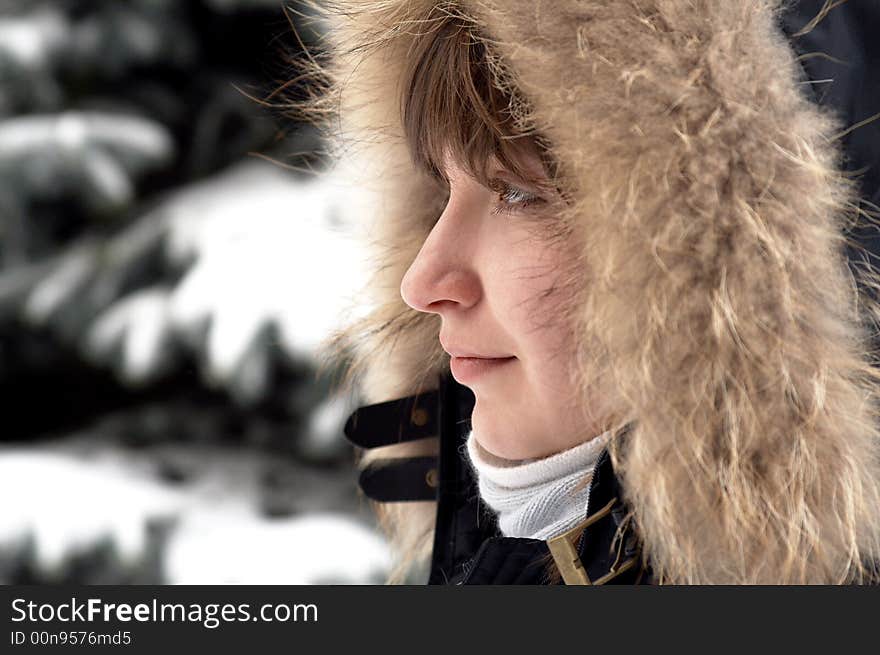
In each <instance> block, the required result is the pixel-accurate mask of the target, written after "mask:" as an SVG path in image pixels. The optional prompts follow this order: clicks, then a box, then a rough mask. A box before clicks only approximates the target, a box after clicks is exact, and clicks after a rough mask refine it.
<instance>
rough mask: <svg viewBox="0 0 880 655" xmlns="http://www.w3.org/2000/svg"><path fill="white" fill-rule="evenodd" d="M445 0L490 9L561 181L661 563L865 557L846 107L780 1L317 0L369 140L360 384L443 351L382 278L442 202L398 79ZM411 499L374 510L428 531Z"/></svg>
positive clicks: (779, 574) (755, 564) (868, 385)
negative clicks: (415, 146)
mask: <svg viewBox="0 0 880 655" xmlns="http://www.w3.org/2000/svg"><path fill="white" fill-rule="evenodd" d="M438 5H442V6H443V7H445V8H446V9H447V10H449V11H456V12H462V13H463V14H465V15H467V16H469V17H471V18H472V19H473V20H474V21H475V24H476V25H477V26H479V28H480V30H481V31H483V32H484V34H485V35H486V37H487V38H488V42H489V43H490V44H491V47H492V48H494V49H495V51H496V52H497V53H498V54H499V56H500V60H501V62H503V65H504V67H505V69H506V70H505V75H504V76H502V77H503V78H504V79H508V80H510V83H514V84H516V85H517V86H518V88H519V89H520V91H521V92H522V94H523V95H524V96H525V97H526V98H528V100H529V101H530V103H531V106H532V108H533V113H532V114H531V115H530V116H528V117H527V118H528V120H529V121H532V123H533V124H534V125H535V127H536V128H537V129H538V130H540V131H541V132H542V133H543V134H545V135H547V136H548V137H549V139H550V141H551V143H552V144H553V152H554V154H555V155H556V158H557V160H558V161H559V162H560V163H561V165H562V170H563V172H564V175H565V176H566V178H567V179H569V180H570V181H571V182H572V184H573V186H574V188H575V189H576V194H575V200H576V202H575V205H574V207H573V210H572V211H571V212H570V215H568V216H566V217H565V219H566V220H568V221H569V222H570V225H571V226H572V228H573V229H575V230H578V231H579V232H580V234H581V236H582V238H583V241H584V243H585V247H584V250H583V253H582V266H581V267H580V275H581V277H580V279H579V280H578V288H579V289H580V291H581V295H580V299H579V304H578V306H577V307H576V308H575V310H576V313H575V314H574V315H575V317H576V320H577V322H578V329H579V334H582V335H583V344H584V345H583V351H582V352H581V353H579V354H580V358H581V361H582V363H583V369H584V375H583V380H582V383H583V384H584V385H585V386H584V388H586V385H588V384H589V383H590V381H591V380H592V379H595V378H596V377H598V376H603V377H606V379H610V380H612V381H613V382H612V383H613V386H614V388H615V391H616V393H617V396H618V397H620V398H622V399H624V401H625V402H626V404H627V405H628V408H629V410H630V411H632V413H633V414H634V415H635V416H637V417H638V421H637V424H636V427H635V429H634V430H633V431H632V433H631V434H630V435H629V438H628V439H627V441H626V443H625V444H624V447H623V448H617V447H613V448H612V456H613V457H614V464H615V469H616V470H617V471H618V472H619V474H620V475H621V478H622V480H623V486H624V488H625V490H626V493H627V496H628V498H627V500H628V501H629V503H630V505H631V506H632V508H633V514H634V518H635V520H636V522H637V525H638V528H639V530H640V532H641V534H642V536H643V537H644V540H645V547H646V548H645V550H646V555H647V556H648V557H649V558H650V560H651V563H652V566H653V567H654V570H655V573H656V574H657V575H658V576H659V577H660V578H661V579H662V580H664V581H670V582H676V583H706V582H711V583H790V582H797V583H813V582H823V583H827V582H832V583H836V582H844V581H861V577H860V564H861V562H863V561H869V560H873V559H880V558H878V556H880V490H878V484H880V457H878V443H880V441H878V427H877V399H876V389H877V388H878V387H877V384H878V373H877V371H876V369H874V368H872V367H871V366H870V364H869V357H868V350H869V344H870V342H869V325H871V321H872V320H873V319H874V317H875V316H876V315H878V314H880V312H877V310H876V307H875V305H874V304H873V301H872V300H871V298H869V297H867V296H863V295H860V294H859V291H858V289H857V287H856V285H855V283H854V281H853V279H852V276H851V275H850V273H849V270H848V269H847V267H846V263H845V256H844V254H843V241H844V238H845V232H846V230H847V229H848V227H849V224H848V223H847V221H848V220H849V218H848V212H851V210H852V208H853V207H854V200H855V192H854V189H853V186H852V185H851V183H850V181H849V180H847V179H846V178H845V177H844V176H843V175H842V174H841V172H840V165H839V160H838V158H839V152H838V144H837V143H836V142H835V141H834V140H833V139H832V135H833V134H835V132H837V131H838V130H839V129H840V127H841V126H839V125H837V124H836V123H835V121H834V119H833V117H831V116H828V115H826V114H824V113H823V112H822V111H820V109H819V108H818V107H816V106H815V105H814V104H812V103H811V102H810V101H809V100H808V99H807V98H806V97H805V95H803V92H802V91H801V89H802V88H803V87H802V85H801V83H802V75H803V72H802V70H801V68H800V66H799V64H798V62H797V61H796V59H795V57H794V55H793V53H792V51H791V49H790V47H789V45H788V43H787V42H786V40H785V37H784V36H783V34H782V33H781V31H780V29H779V27H778V26H777V23H776V19H777V12H778V10H779V3H778V2H776V1H772V0H728V1H725V2H716V1H715V0H689V1H685V0H632V1H628V2H621V1H620V0H577V1H575V0H568V1H554V2H552V3H550V2H545V1H541V0H537V1H536V0H505V1H504V2H501V1H498V2H494V1H488V0H460V1H459V2H445V3H437V2H430V1H428V0H372V1H354V0H348V1H345V2H330V3H324V4H322V6H321V7H320V8H319V9H320V10H322V11H324V12H326V16H325V17H326V19H327V20H329V21H331V23H332V27H331V29H330V31H329V36H330V38H331V39H332V44H331V47H332V49H333V50H334V52H335V54H336V58H335V59H334V62H333V63H332V64H331V68H330V69H329V73H330V79H331V90H332V97H333V101H334V103H337V104H336V105H335V107H336V109H338V116H339V118H340V122H339V123H338V130H337V131H336V133H335V134H336V136H337V137H338V140H337V144H339V145H340V147H344V148H345V150H346V153H345V155H346V156H350V157H355V158H363V161H364V162H368V163H365V164H364V165H363V166H362V167H360V168H361V170H364V171H367V172H368V174H369V179H365V180H360V181H359V183H361V184H364V185H366V186H367V187H368V188H369V189H370V190H371V191H372V192H373V193H375V204H374V209H373V211H372V215H371V216H370V217H369V218H368V217H365V220H371V221H372V220H375V221H376V223H375V225H373V226H372V228H371V232H370V234H371V235H373V240H374V246H375V247H376V250H375V252H376V255H377V260H376V264H377V265H376V270H377V271H378V272H377V275H376V278H375V279H373V280H372V281H371V282H370V284H369V285H368V289H369V290H370V291H371V292H372V293H373V294H374V297H373V301H374V311H373V313H372V314H371V315H370V316H368V317H367V318H366V319H365V320H364V321H362V322H360V323H358V324H357V325H353V326H352V327H351V328H350V330H349V331H348V333H347V335H346V338H347V339H349V341H350V343H351V347H352V348H353V351H354V360H355V367H356V368H357V369H358V370H359V371H360V372H361V373H362V378H361V379H362V382H363V389H364V391H365V392H366V394H367V397H368V399H369V400H370V401H372V402H378V401H380V400H385V399H389V398H394V397H400V396H403V395H408V394H412V393H416V392H417V391H419V390H421V389H427V388H430V387H432V386H434V385H436V381H437V380H436V375H437V374H438V373H439V372H441V371H443V370H445V368H446V367H447V366H448V358H447V357H446V356H445V354H444V353H443V352H442V350H441V349H440V346H439V341H438V331H439V328H440V322H439V317H437V316H425V315H422V314H419V313H418V312H415V311H413V310H411V309H410V308H409V307H407V306H406V305H405V304H404V303H403V301H402V299H401V297H400V294H399V286H400V281H401V279H402V277H403V275H404V273H405V272H406V270H407V268H408V266H409V264H410V263H411V262H412V260H413V259H414V258H415V256H416V254H417V253H418V249H419V247H420V245H421V243H422V242H423V240H424V239H425V238H426V236H427V234H428V231H429V229H430V226H431V225H432V223H433V220H434V218H435V217H436V216H437V215H438V214H439V211H440V210H441V209H442V207H438V194H437V190H436V189H435V188H434V187H433V183H432V182H431V181H430V180H428V179H426V178H425V177H423V176H422V175H421V174H419V173H417V172H416V171H414V170H413V169H412V167H411V165H410V163H409V158H408V154H407V150H406V147H405V143H404V141H403V135H402V127H401V125H400V120H399V119H400V108H399V107H398V106H397V104H396V102H397V98H398V88H397V80H398V77H399V70H400V62H401V61H402V58H403V57H405V56H406V52H407V47H408V45H409V43H410V42H411V40H412V38H414V37H413V35H414V34H415V33H416V32H417V31H418V29H419V26H420V25H421V24H422V22H423V21H424V19H425V17H426V16H427V15H428V13H429V12H430V11H431V9H432V8H435V7H436V6H438ZM597 362H599V364H597ZM607 376H610V377H607ZM409 447H413V446H412V444H410V445H409ZM422 447H427V448H436V444H433V445H429V446H424V445H423V446H422ZM394 448H395V449H400V448H402V447H398V446H395V447H394ZM398 454H404V453H403V452H398ZM378 455H379V456H387V455H388V453H387V452H386V453H380V454H378ZM418 505H419V506H415V505H412V506H409V507H406V508H404V507H399V508H394V509H393V510H391V511H393V512H395V513H399V514H400V516H399V517H398V518H397V519H389V521H390V523H391V524H394V525H396V526H397V527H394V528H391V529H392V532H393V534H395V535H396V537H395V538H396V539H398V540H399V541H401V542H403V541H406V543H405V545H404V547H405V548H406V549H409V550H410V551H415V550H419V549H420V552H421V554H422V555H424V554H426V553H428V554H429V553H430V531H431V529H432V523H433V520H434V516H433V511H432V504H418ZM386 511H387V510H386ZM411 511H412V512H416V513H418V514H419V516H418V517H415V518H414V519H412V520H410V519H406V518H404V515H405V514H407V513H408V512H411ZM401 526H403V527H401ZM406 535H409V536H406ZM407 539H408V540H409V541H407ZM417 544H421V546H417Z"/></svg>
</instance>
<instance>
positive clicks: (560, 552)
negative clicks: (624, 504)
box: [547, 497, 641, 585]
mask: <svg viewBox="0 0 880 655" xmlns="http://www.w3.org/2000/svg"><path fill="white" fill-rule="evenodd" d="M616 502H617V498H616V497H615V498H612V499H611V500H609V501H608V503H607V504H606V505H605V507H603V508H602V509H600V510H599V511H598V512H596V513H595V514H593V515H592V516H589V517H587V518H586V519H585V520H584V521H583V522H581V523H580V524H578V525H576V526H575V527H573V528H571V529H570V530H567V531H565V532H563V533H562V534H560V535H558V536H556V537H553V538H552V539H548V540H547V547H548V548H549V549H550V554H551V555H553V561H554V562H556V567H557V568H558V569H559V573H560V575H561V576H562V579H563V581H564V582H565V584H567V585H602V584H605V583H606V582H608V581H609V580H613V579H614V578H616V577H617V576H618V575H620V574H621V573H623V572H624V571H628V570H629V569H631V568H632V567H633V566H635V565H636V561H637V560H638V559H639V555H640V552H639V551H637V552H636V554H635V555H634V556H633V557H630V558H629V559H628V560H624V561H623V562H620V555H621V552H622V550H623V547H624V543H625V539H624V533H625V531H626V530H625V529H624V530H623V531H621V530H620V529H618V530H617V532H616V533H615V536H614V539H613V540H612V544H611V545H612V547H614V542H615V541H616V542H617V556H616V557H615V558H614V563H613V564H612V565H611V568H610V569H609V571H608V573H606V574H605V575H603V576H602V577H600V578H597V579H596V580H590V578H589V577H588V576H587V571H586V569H585V568H584V564H583V562H581V559H580V557H578V554H577V540H578V537H579V536H580V535H581V534H582V533H583V531H584V530H585V529H586V528H587V527H589V526H590V525H592V524H593V523H595V522H596V521H598V520H599V519H601V518H604V517H605V516H608V514H610V513H611V508H612V507H614V504H615V503H616ZM627 523H628V522H627ZM639 550H641V549H639ZM639 578H641V574H640V575H639Z"/></svg>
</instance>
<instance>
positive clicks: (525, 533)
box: [466, 430, 613, 539]
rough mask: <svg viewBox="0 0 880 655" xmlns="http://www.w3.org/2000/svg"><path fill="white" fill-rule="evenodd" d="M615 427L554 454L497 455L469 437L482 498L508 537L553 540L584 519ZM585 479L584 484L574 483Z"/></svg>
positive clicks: (473, 467) (470, 452)
mask: <svg viewBox="0 0 880 655" xmlns="http://www.w3.org/2000/svg"><path fill="white" fill-rule="evenodd" d="M612 433H613V430H609V431H607V432H603V433H602V434H600V435H599V436H597V437H595V438H593V439H590V440H589V441H585V442H584V443H582V444H579V445H577V446H574V447H573V448H569V449H568V450H563V451H562V452H559V453H556V454H554V455H550V456H549V457H543V458H537V459H524V460H508V459H504V458H501V457H498V456H496V455H493V454H492V453H490V452H489V451H487V450H486V449H485V448H483V447H482V446H480V444H479V443H478V442H477V439H476V436H475V435H474V432H473V430H471V432H470V434H468V437H467V444H466V448H467V454H468V460H469V461H470V463H471V467H472V469H473V470H474V473H475V475H476V477H477V483H478V485H479V490H480V497H481V498H482V499H483V502H485V503H486V505H488V506H489V507H490V508H491V509H492V510H494V511H495V512H496V513H497V515H498V527H499V529H500V530H501V533H502V534H503V535H504V536H505V537H528V538H531V539H551V538H552V537H555V536H557V535H559V534H561V533H563V532H565V531H566V530H569V529H571V528H573V527H574V526H575V525H577V524H578V523H580V522H581V521H583V520H584V518H585V517H586V515H587V501H588V494H589V481H590V480H591V479H592V476H593V469H594V468H595V466H596V462H597V461H598V459H599V455H600V454H601V453H602V450H603V448H604V447H605V445H606V444H607V442H608V440H609V438H610V437H611V435H612ZM585 478H586V479H587V480H588V481H587V483H586V484H585V485H584V486H583V488H582V489H579V490H577V491H575V490H574V488H575V487H576V486H577V484H578V482H580V481H581V480H583V479H585Z"/></svg>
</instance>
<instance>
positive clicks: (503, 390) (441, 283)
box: [400, 159, 598, 459]
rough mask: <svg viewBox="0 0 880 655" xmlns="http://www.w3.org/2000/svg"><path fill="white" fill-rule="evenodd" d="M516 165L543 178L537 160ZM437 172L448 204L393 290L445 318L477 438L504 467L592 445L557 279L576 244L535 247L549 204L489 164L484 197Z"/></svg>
mask: <svg viewBox="0 0 880 655" xmlns="http://www.w3.org/2000/svg"><path fill="white" fill-rule="evenodd" d="M524 163H525V165H526V166H528V167H529V168H530V169H531V170H532V171H535V172H540V171H541V167H540V163H539V161H538V160H537V159H534V160H529V161H525V162H524ZM445 173H446V177H447V179H448V180H449V200H448V202H447V204H446V207H445V209H444V211H443V213H442V215H441V216H440V218H439V219H438V221H437V223H436V224H435V225H434V227H433V229H432V230H431V232H430V234H429V235H428V237H427V239H426V240H425V243H424V244H423V245H422V248H421V250H420V251H419V254H418V255H417V257H416V259H415V261H413V263H412V265H411V266H410V268H409V270H408V271H407V272H406V275H405V276H404V278H403V281H402V283H401V287H400V291H401V295H402V296H403V299H404V301H405V302H406V303H407V304H408V305H409V306H410V307H412V308H413V309H416V310H418V311H422V312H428V313H435V314H439V315H440V316H441V317H442V327H441V330H440V342H441V344H442V345H443V348H444V350H446V352H448V353H449V354H450V355H451V356H452V359H451V370H452V375H453V377H455V379H456V380H457V381H458V382H460V383H461V384H463V385H465V386H467V387H468V388H470V389H471V390H472V391H473V392H474V396H475V398H476V404H475V406H474V410H473V416H472V426H473V429H474V435H475V436H476V437H477V438H478V441H479V443H480V445H481V446H483V447H484V448H485V449H486V450H488V451H489V452H490V453H492V454H494V455H496V456H499V457H503V458H507V459H525V458H537V457H544V456H547V455H550V454H553V453H555V452H559V451H561V450H564V449H566V448H570V447H572V446H575V445H577V444H579V443H582V442H584V441H587V440H588V439H591V438H592V437H594V436H596V435H597V434H598V429H597V428H596V427H595V425H596V422H595V420H593V417H592V416H589V414H593V413H595V412H593V411H592V408H591V407H586V408H583V407H581V404H582V402H581V401H580V399H579V398H578V397H577V396H576V393H575V387H574V385H573V383H572V377H571V376H572V373H573V365H574V359H575V357H574V353H575V343H576V342H575V339H574V336H573V334H572V332H571V330H569V329H568V328H567V327H566V326H565V325H563V321H562V320H561V319H562V312H561V308H563V307H566V306H568V303H570V302H571V300H572V298H571V294H570V293H568V292H567V291H566V289H565V287H564V285H562V281H563V279H565V278H564V274H565V272H566V270H569V271H571V270H572V266H573V265H574V262H575V256H576V253H577V244H576V243H571V240H570V239H569V240H565V241H564V242H563V243H561V244H560V242H559V240H556V241H554V242H551V240H549V239H542V238H541V222H542V221H544V222H545V223H544V225H545V226H549V225H550V221H552V216H548V212H547V210H546V205H547V204H548V202H549V200H551V199H549V198H547V197H546V196H544V195H542V196H540V197H539V195H538V193H537V192H536V191H535V190H534V189H530V188H529V187H528V186H527V185H526V184H525V183H523V182H521V181H519V180H518V179H517V178H516V177H514V176H513V175H512V174H511V173H510V172H508V171H507V170H505V169H503V168H501V167H500V166H498V165H497V164H496V163H495V162H490V169H489V173H490V175H489V178H490V182H489V184H490V186H491V187H492V188H487V187H485V186H483V185H481V184H480V183H479V182H478V181H476V180H475V179H474V178H473V177H470V176H469V175H468V174H467V173H465V172H464V171H463V170H462V169H461V168H460V167H459V166H458V165H456V163H455V162H452V161H449V160H447V166H446V168H445ZM542 210H543V213H542ZM467 356H473V357H479V358H488V359H473V358H468V357H467ZM597 400H598V399H597ZM588 404H590V405H594V403H592V402H589V403H588ZM584 411H587V412H588V418H585V416H584ZM595 418H598V416H596V417H595Z"/></svg>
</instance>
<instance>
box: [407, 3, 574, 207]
mask: <svg viewBox="0 0 880 655" xmlns="http://www.w3.org/2000/svg"><path fill="white" fill-rule="evenodd" d="M425 25H427V26H428V27H427V29H426V30H425V31H424V32H420V33H419V37H420V38H416V39H414V40H413V41H412V43H411V44H410V48H409V51H408V53H407V54H408V57H407V64H406V65H405V67H404V69H403V80H402V85H401V98H400V103H401V107H400V111H401V116H402V120H403V128H404V134H405V136H406V140H407V145H408V148H409V152H410V157H411V159H412V161H413V163H414V164H415V165H416V166H417V167H419V168H420V169H422V170H424V171H426V172H427V173H428V174H429V175H431V176H432V177H433V178H435V179H438V180H441V181H443V179H444V173H443V165H444V161H445V159H446V157H451V158H452V159H453V160H454V161H456V162H458V163H459V164H460V165H462V167H463V168H464V170H465V171H466V172H468V173H469V174H470V175H471V176H472V177H474V178H475V179H476V180H478V181H480V182H481V183H483V184H484V185H488V181H487V174H486V173H487V171H486V164H487V162H489V160H490V159H491V158H492V157H494V158H495V159H496V160H497V161H498V163H499V164H500V165H501V166H503V167H504V168H506V169H508V170H509V171H510V172H511V173H513V174H514V175H516V176H517V177H519V178H520V179H522V180H523V181H525V182H526V183H528V184H530V185H532V186H534V187H537V188H542V187H546V188H547V189H548V190H551V189H555V190H556V191H558V192H562V189H561V188H560V187H559V184H560V182H559V180H558V178H559V170H558V164H557V162H556V161H555V159H554V158H553V157H552V156H551V155H550V151H551V148H550V145H549V143H548V140H547V138H546V137H545V136H543V135H542V134H539V133H537V132H536V131H535V130H534V129H533V128H532V127H531V126H530V125H529V116H530V115H531V108H530V107H529V103H528V101H527V100H526V99H525V98H524V97H523V96H522V95H521V94H520V93H519V92H518V90H517V87H516V84H515V82H514V81H513V80H512V79H511V78H510V75H509V72H508V71H507V70H506V69H505V67H504V66H503V65H502V63H501V61H500V60H499V59H498V57H497V55H496V54H495V53H493V52H492V49H491V47H490V45H489V42H488V41H487V39H486V38H485V37H484V36H483V35H482V34H480V32H479V31H478V30H477V29H476V28H475V26H474V25H473V23H472V19H471V18H470V17H468V16H466V15H463V14H461V13H457V12H454V11H452V10H450V8H449V7H445V8H444V7H435V8H434V9H433V11H432V13H431V15H430V16H429V17H428V18H426V20H425ZM527 155H532V156H534V157H537V158H538V159H539V160H540V161H541V163H542V165H543V173H544V175H545V176H546V178H545V179H539V178H538V177H536V176H535V175H532V174H530V172H529V171H528V170H527V169H526V168H525V167H524V166H523V165H522V158H523V156H527ZM548 179H549V180H550V181H551V182H552V184H550V185H548V183H547V180H548Z"/></svg>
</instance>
